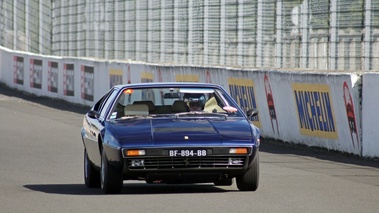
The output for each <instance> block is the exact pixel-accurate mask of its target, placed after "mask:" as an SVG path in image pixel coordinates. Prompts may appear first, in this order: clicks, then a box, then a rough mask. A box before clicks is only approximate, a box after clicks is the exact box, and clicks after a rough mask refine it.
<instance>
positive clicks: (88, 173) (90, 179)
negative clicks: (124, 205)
mask: <svg viewBox="0 0 379 213" xmlns="http://www.w3.org/2000/svg"><path fill="white" fill-rule="evenodd" d="M84 183H85V184H86V186H87V187H88V188H98V187H100V172H99V171H98V170H96V169H95V168H94V167H93V166H92V164H91V162H90V161H89V158H88V154H87V150H86V149H84Z"/></svg>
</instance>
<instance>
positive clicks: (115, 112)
mask: <svg viewBox="0 0 379 213" xmlns="http://www.w3.org/2000/svg"><path fill="white" fill-rule="evenodd" d="M188 112H189V113H188ZM191 112H196V113H191ZM178 113H179V114H180V115H183V113H184V114H186V115H187V117H188V116H204V114H214V115H215V116H217V115H219V114H225V115H227V116H242V114H241V112H240V111H238V110H237V107H236V106H235V105H233V102H232V101H231V97H230V96H229V95H228V94H225V93H224V92H223V91H221V90H217V89H214V88H196V87H193V88H192V87H191V88H188V87H186V88H184V87H183V88H125V89H124V90H122V91H121V92H120V94H119V96H118V98H117V101H116V102H115V104H114V106H113V108H112V111H111V113H110V114H109V119H126V118H130V117H162V116H176V117H178ZM215 116H213V117H215Z"/></svg>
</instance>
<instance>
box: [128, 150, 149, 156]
mask: <svg viewBox="0 0 379 213" xmlns="http://www.w3.org/2000/svg"><path fill="white" fill-rule="evenodd" d="M140 155H145V150H141V149H140V150H135V149H130V150H127V151H126V156H140Z"/></svg>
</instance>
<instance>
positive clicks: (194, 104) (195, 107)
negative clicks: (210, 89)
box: [188, 101, 203, 112]
mask: <svg viewBox="0 0 379 213" xmlns="http://www.w3.org/2000/svg"><path fill="white" fill-rule="evenodd" d="M188 105H189V111H190V112H191V111H201V110H203V106H201V104H200V102H199V101H189V103H188Z"/></svg>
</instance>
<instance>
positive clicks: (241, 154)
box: [81, 83, 260, 193]
mask: <svg viewBox="0 0 379 213" xmlns="http://www.w3.org/2000/svg"><path fill="white" fill-rule="evenodd" d="M257 113H258V112H257V111H256V110H255V109H250V110H248V111H247V112H243V111H242V110H241V108H240V107H239V106H238V104H237V103H236V102H235V101H234V100H233V98H232V97H231V96H230V95H228V93H227V92H226V91H225V90H224V89H223V88H222V87H221V86H219V85H215V84H205V83H139V84H128V85H118V86H114V87H113V88H112V89H110V90H109V92H107V93H106V94H105V95H104V96H103V97H102V98H101V99H100V100H99V101H98V102H97V103H96V104H95V105H94V106H93V107H92V109H91V110H90V111H89V112H88V113H87V114H86V115H85V117H84V119H83V127H82V130H81V136H82V140H83V145H84V181H85V185H86V186H87V187H101V189H102V191H103V192H104V193H119V192H120V191H121V190H122V188H123V181H124V180H143V181H146V183H150V184H157V183H168V184H180V183H214V184H215V185H218V186H221V185H224V186H225V185H232V184H233V179H234V178H235V181H236V184H237V187H238V189H239V190H241V191H255V190H256V189H257V188H258V184H259V144H260V135H259V130H258V128H257V127H256V126H254V125H253V123H252V122H251V117H252V116H256V115H257Z"/></svg>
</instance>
